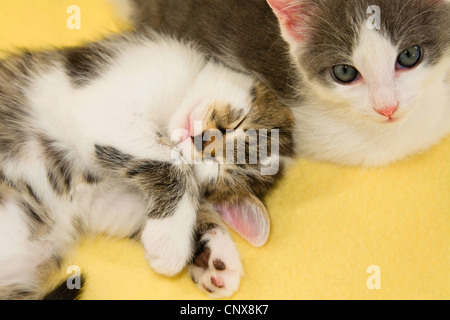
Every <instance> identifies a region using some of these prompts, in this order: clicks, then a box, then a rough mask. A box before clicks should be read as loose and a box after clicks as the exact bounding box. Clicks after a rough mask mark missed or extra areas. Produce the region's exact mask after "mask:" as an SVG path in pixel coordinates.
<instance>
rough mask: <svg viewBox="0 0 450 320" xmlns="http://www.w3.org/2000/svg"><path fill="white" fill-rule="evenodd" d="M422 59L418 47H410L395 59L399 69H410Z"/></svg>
mask: <svg viewBox="0 0 450 320" xmlns="http://www.w3.org/2000/svg"><path fill="white" fill-rule="evenodd" d="M421 57H422V50H421V49H420V47H419V46H411V47H409V48H408V49H406V50H404V51H403V52H402V53H400V55H399V56H398V59H397V64H398V65H399V66H400V68H412V67H414V66H416V65H417V64H418V63H419V62H420V58H421Z"/></svg>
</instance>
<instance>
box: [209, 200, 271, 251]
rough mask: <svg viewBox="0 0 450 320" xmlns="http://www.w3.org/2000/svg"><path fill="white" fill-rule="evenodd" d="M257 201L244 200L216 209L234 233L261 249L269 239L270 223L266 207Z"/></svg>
mask: <svg viewBox="0 0 450 320" xmlns="http://www.w3.org/2000/svg"><path fill="white" fill-rule="evenodd" d="M252 200H253V199H252ZM255 200H256V201H257V202H253V201H245V200H243V201H241V202H240V203H238V204H219V205H216V206H215V207H216V210H217V211H218V212H219V213H220V215H221V216H222V219H223V220H224V221H225V222H226V223H227V224H228V225H229V226H230V227H231V228H232V229H233V230H234V231H236V232H237V233H238V234H239V235H241V236H242V237H243V238H244V239H245V240H247V241H248V242H249V243H250V244H251V245H253V246H255V247H261V246H263V245H264V244H265V243H266V242H267V239H268V238H269V231H270V222H269V216H268V213H267V210H266V209H265V207H264V205H263V204H262V203H261V202H260V201H259V200H257V199H255ZM258 202H259V203H258Z"/></svg>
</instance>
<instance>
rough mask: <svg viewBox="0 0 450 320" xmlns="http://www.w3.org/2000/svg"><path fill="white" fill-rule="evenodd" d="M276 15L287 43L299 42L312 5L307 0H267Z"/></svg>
mask: <svg viewBox="0 0 450 320" xmlns="http://www.w3.org/2000/svg"><path fill="white" fill-rule="evenodd" d="M267 3H268V4H269V6H270V7H271V8H272V10H273V12H274V13H275V15H276V16H277V17H278V20H279V21H280V26H281V32H282V35H283V37H284V38H285V39H286V40H287V41H288V42H289V43H292V42H294V43H296V44H298V43H300V42H302V41H303V40H304V39H305V37H306V30H305V26H306V20H307V18H308V17H309V15H308V12H310V11H309V10H310V9H311V8H310V7H311V6H312V4H311V2H310V1H309V0H267Z"/></svg>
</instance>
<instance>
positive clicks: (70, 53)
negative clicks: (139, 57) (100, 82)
mask: <svg viewBox="0 0 450 320" xmlns="http://www.w3.org/2000/svg"><path fill="white" fill-rule="evenodd" d="M61 55H62V57H63V61H64V62H65V68H66V72H67V74H68V75H69V77H70V79H71V82H72V84H73V85H74V86H77V87H79V86H83V85H86V84H89V83H90V81H92V80H93V79H95V78H96V77H98V76H99V75H101V73H102V72H103V71H104V70H105V69H106V68H107V67H108V66H109V65H110V62H111V61H112V59H113V58H114V55H115V53H114V51H113V50H112V48H111V47H109V46H106V45H102V43H93V44H89V45H87V46H82V47H75V48H69V49H65V50H63V51H61Z"/></svg>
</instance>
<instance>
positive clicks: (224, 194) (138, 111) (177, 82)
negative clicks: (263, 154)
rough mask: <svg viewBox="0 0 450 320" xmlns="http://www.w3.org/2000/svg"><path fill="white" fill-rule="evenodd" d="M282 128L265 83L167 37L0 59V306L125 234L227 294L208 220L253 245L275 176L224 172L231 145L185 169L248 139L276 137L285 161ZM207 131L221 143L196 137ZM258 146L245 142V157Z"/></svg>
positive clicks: (274, 157)
mask: <svg viewBox="0 0 450 320" xmlns="http://www.w3.org/2000/svg"><path fill="white" fill-rule="evenodd" d="M293 120H294V119H293V116H292V114H291V112H290V110H289V108H288V107H286V106H284V105H282V104H281V103H279V102H278V99H276V96H275V95H274V94H273V93H272V92H271V91H270V90H269V89H268V88H267V87H266V86H265V85H263V84H261V83H260V82H258V81H255V80H254V79H253V78H252V77H249V76H247V75H244V74H241V73H238V72H235V71H232V70H230V69H229V68H227V67H224V66H223V65H222V64H220V63H217V62H214V61H208V60H207V59H205V57H204V56H203V55H202V54H201V53H200V52H199V51H198V50H197V49H196V48H194V47H193V46H191V45H188V44H185V43H181V42H179V41H177V40H174V39H171V38H167V37H160V36H155V35H152V34H143V33H139V34H134V33H129V34H124V35H119V36H114V37H112V38H111V39H108V40H104V41H101V42H97V43H93V44H88V45H86V46H81V47H76V48H69V49H62V50H54V51H48V52H24V53H22V54H19V55H15V56H11V57H9V58H6V59H4V60H0V270H1V272H0V299H21V298H22V299H24V298H42V297H43V292H42V286H43V284H44V283H45V281H46V279H47V277H48V276H49V274H50V273H51V272H53V271H54V270H55V269H56V268H58V267H59V265H60V264H61V262H62V261H63V259H64V256H65V254H66V253H67V251H68V250H69V249H70V248H71V247H72V246H73V245H74V244H75V243H76V241H77V240H78V239H79V238H80V237H81V236H82V235H84V234H91V233H106V234H108V235H113V236H119V237H135V238H137V239H139V240H140V241H141V242H142V245H143V246H144V248H145V250H146V253H147V258H148V261H149V263H150V265H151V266H152V268H153V269H154V270H155V271H157V272H159V273H161V274H165V275H169V276H170V275H174V274H177V273H179V272H180V271H181V270H182V269H183V268H184V267H185V266H186V265H190V270H191V275H192V278H193V279H194V281H195V282H196V283H197V285H198V287H199V288H200V289H201V290H202V291H204V292H207V293H208V294H210V295H211V296H213V297H223V296H229V295H231V294H232V293H233V292H235V291H236V290H237V288H238V286H239V282H240V277H241V275H242V266H241V262H240V258H239V253H238V251H237V250H236V248H235V246H234V243H233V241H232V240H231V238H230V236H229V234H228V233H227V231H226V228H225V227H224V225H223V223H222V220H221V217H220V215H219V213H220V214H222V216H223V219H224V220H225V221H226V222H228V223H229V224H230V225H231V226H232V227H234V228H235V229H236V230H237V231H238V232H239V233H240V234H241V235H243V236H244V237H245V238H246V239H247V240H249V241H250V242H251V243H252V244H254V245H256V246H258V245H262V244H263V243H264V242H265V241H266V240H267V237H268V232H269V218H268V216H267V211H266V208H265V207H264V204H263V202H262V200H261V199H262V198H263V196H264V194H266V193H267V191H268V190H269V188H270V187H271V186H272V185H273V184H274V183H275V181H276V178H277V177H278V174H277V175H263V174H261V169H262V168H263V167H264V166H265V165H266V164H265V163H264V164H263V163H262V162H261V161H257V162H255V163H249V162H245V163H236V162H235V163H230V162H229V161H228V162H227V161H225V159H226V160H229V158H230V154H229V153H228V149H227V150H226V151H227V152H225V153H223V154H222V153H220V154H217V152H216V154H215V156H214V157H212V159H209V160H213V161H208V162H200V163H198V164H197V163H196V164H190V162H189V161H188V160H192V159H193V158H195V159H197V158H198V155H200V158H202V157H201V156H202V155H204V153H205V150H206V148H211V145H212V144H216V146H217V150H219V149H220V148H218V146H219V145H221V144H226V142H230V141H231V143H232V146H234V142H235V141H237V140H238V139H242V138H244V139H246V136H245V130H247V129H254V130H256V131H257V132H258V131H259V132H261V131H264V130H267V129H268V130H270V129H277V132H278V136H277V137H275V136H274V135H272V134H271V131H269V133H265V138H266V139H267V140H268V144H269V145H272V144H271V143H272V141H273V140H276V141H275V142H276V143H277V145H278V146H279V153H275V152H271V154H270V160H271V161H272V162H275V163H277V164H278V163H279V162H280V160H281V158H283V157H289V156H291V155H292V154H293V142H292V129H293ZM197 122H199V123H200V124H201V125H202V126H203V128H204V129H203V130H202V131H200V133H196V132H195V131H194V127H195V126H196V123H197ZM213 129H214V130H216V131H217V130H220V131H222V132H223V133H222V135H220V136H219V135H216V136H215V139H211V138H206V133H208V132H210V131H211V130H213ZM232 129H234V130H232ZM261 129H264V130H261ZM203 131H204V132H203ZM174 133H176V134H174ZM198 134H200V143H197V142H196V139H195V138H194V137H195V136H196V135H198ZM202 138H203V139H202ZM259 149H260V144H256V145H255V144H252V143H249V142H248V141H247V143H246V149H245V152H244V156H245V157H246V158H248V157H249V155H250V154H255V153H256V154H257V153H258V151H259ZM192 150H194V151H193V153H190V151H192ZM214 150H215V149H214ZM230 152H231V158H233V159H234V158H235V155H236V154H235V150H234V149H231V151H230ZM174 154H175V155H176V156H174ZM196 156H197V157H196ZM180 157H181V158H180ZM180 159H181V160H183V159H184V160H186V161H184V160H183V161H180ZM259 160H261V159H259ZM266 160H267V159H266ZM47 297H52V296H51V295H50V296H47Z"/></svg>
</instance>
